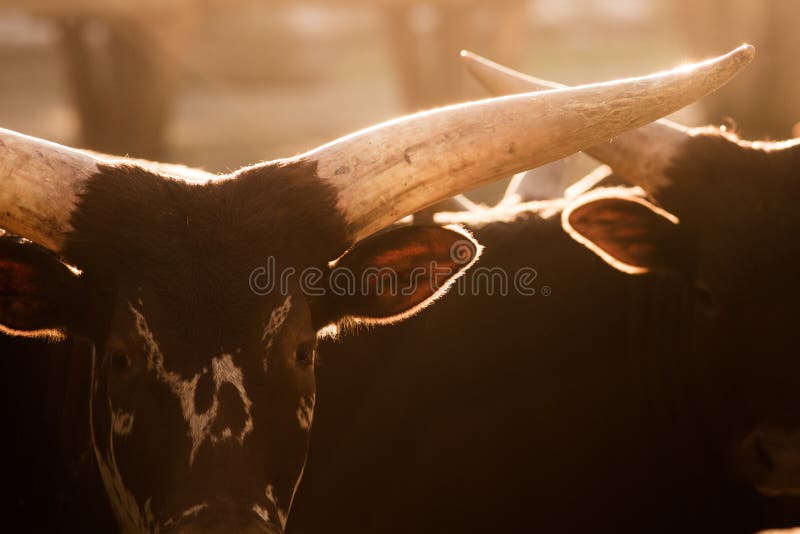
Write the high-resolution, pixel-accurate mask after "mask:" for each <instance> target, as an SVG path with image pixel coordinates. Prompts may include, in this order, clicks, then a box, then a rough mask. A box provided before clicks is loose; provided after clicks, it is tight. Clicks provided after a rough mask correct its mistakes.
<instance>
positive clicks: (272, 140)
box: [0, 0, 800, 202]
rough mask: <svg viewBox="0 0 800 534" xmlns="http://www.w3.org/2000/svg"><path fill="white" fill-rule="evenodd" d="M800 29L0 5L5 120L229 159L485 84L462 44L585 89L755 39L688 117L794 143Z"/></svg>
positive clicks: (629, 9) (314, 138) (487, 9)
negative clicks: (744, 60) (472, 72)
mask: <svg viewBox="0 0 800 534" xmlns="http://www.w3.org/2000/svg"><path fill="white" fill-rule="evenodd" d="M799 24H800V1H797V0H604V1H598V0H429V1H414V0H316V1H314V0H0V62H1V63H0V64H2V66H3V67H2V69H0V125H2V126H3V127H5V128H11V129H14V130H18V131H21V132H24V133H28V134H31V135H36V136H39V137H45V138H48V139H51V140H54V141H58V142H62V143H65V144H69V145H75V146H81V147H86V148H92V149H95V150H99V151H103V152H108V153H114V154H128V155H131V156H137V157H144V158H150V159H157V160H162V161H170V162H181V163H185V164H188V165H193V166H198V167H203V168H205V169H208V170H213V171H224V170H229V169H234V168H237V167H239V166H241V165H244V164H247V163H252V162H255V161H260V160H265V159H272V158H276V157H282V156H290V155H293V154H295V153H298V152H301V151H304V150H306V149H309V148H312V147H314V146H316V145H318V144H321V143H323V142H326V141H329V140H331V139H333V138H335V137H337V136H339V135H342V134H345V133H348V132H351V131H353V130H355V129H358V128H361V127H364V126H368V125H370V124H372V123H375V122H378V121H381V120H384V119H388V118H391V117H394V116H396V115H399V114H401V113H404V112H408V111H414V110H418V109H423V108H427V107H431V106H434V105H439V104H444V103H450V102H456V101H461V100H465V99H469V98H476V97H482V96H486V95H485V93H484V92H483V91H482V90H481V89H480V88H479V87H478V86H477V84H475V83H474V82H471V80H469V79H468V78H467V76H466V75H465V74H464V73H463V72H462V69H461V67H460V64H459V60H458V52H459V50H460V49H462V48H469V49H471V50H473V51H475V52H477V53H479V54H482V55H485V56H487V57H489V58H491V59H495V60H497V61H499V62H502V63H505V64H507V65H509V66H512V67H514V68H517V69H519V70H522V71H525V72H527V73H530V74H533V75H535V76H539V77H543V78H548V79H551V80H554V81H559V82H562V83H567V84H577V83H587V82H594V81H601V80H605V79H610V78H618V77H624V76H631V75H639V74H646V73H650V72H653V71H658V70H662V69H666V68H670V67H673V66H676V65H678V64H680V63H682V62H685V61H690V60H697V59H701V58H704V57H707V56H709V55H716V54H719V53H722V52H725V51H727V50H729V49H730V48H733V47H734V46H736V45H738V44H740V43H742V42H744V41H747V42H750V43H753V44H755V45H756V47H757V50H758V54H757V57H756V60H755V61H754V62H753V64H752V65H751V66H750V67H749V68H748V70H747V71H746V72H745V73H744V74H743V75H742V76H740V77H739V78H737V79H736V80H735V81H734V82H733V83H732V84H731V85H730V86H729V87H727V88H725V89H724V90H722V91H720V92H719V93H718V94H716V95H715V96H713V97H711V98H707V99H705V100H704V101H703V102H702V103H701V104H699V105H695V106H693V107H691V108H687V109H686V110H683V111H681V112H680V113H679V114H678V115H677V116H676V117H675V118H676V120H679V121H680V122H682V123H684V124H687V125H700V124H706V123H714V124H727V125H728V126H729V127H732V128H734V129H736V130H737V131H739V132H741V134H742V135H743V136H745V137H749V138H771V139H782V138H787V137H790V136H792V135H793V134H792V131H793V127H794V125H795V124H796V123H797V122H798V121H799V120H800V99H798V98H797V95H798V93H799V92H800V66H798V65H797V64H796V61H795V53H796V51H797V50H800V31H798V25H799ZM589 167H590V164H589V163H588V162H587V161H585V160H580V159H575V161H571V163H570V164H569V168H567V169H563V168H561V170H559V173H562V174H565V175H566V177H565V178H564V180H566V181H570V180H572V179H573V178H577V177H578V176H580V174H581V173H582V172H584V171H585V170H586V169H588V168H589ZM502 189H503V185H502V184H498V185H494V186H490V187H487V188H485V189H483V190H481V191H479V192H477V193H475V194H473V195H472V196H473V198H474V199H477V200H481V201H487V202H491V201H493V200H496V197H497V195H499V194H500V192H501V191H502Z"/></svg>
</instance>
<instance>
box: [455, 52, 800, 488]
mask: <svg viewBox="0 0 800 534" xmlns="http://www.w3.org/2000/svg"><path fill="white" fill-rule="evenodd" d="M462 59H463V61H464V63H465V65H466V67H467V68H468V69H469V71H470V72H471V73H472V74H473V75H474V76H475V77H476V78H477V79H478V80H479V81H480V82H481V83H482V84H483V85H484V86H485V87H486V88H487V89H489V91H490V92H491V93H493V94H508V93H517V92H522V91H525V92H528V91H534V90H544V91H548V90H553V89H559V88H563V87H564V86H563V85H561V84H558V83H555V82H551V81H547V80H542V79H539V78H534V77H532V76H528V75H525V74H522V73H520V72H516V71H514V70H511V69H509V68H507V67H504V66H502V65H499V64H497V63H494V62H492V61H490V60H488V59H485V58H482V57H480V56H477V55H475V54H472V53H470V52H466V51H465V52H462ZM585 152H586V153H587V154H589V155H590V156H592V157H594V158H595V159H597V160H599V161H601V162H602V163H605V164H606V165H608V167H610V171H612V172H613V173H614V174H615V175H616V176H617V177H618V178H620V179H622V180H624V181H625V182H628V183H630V184H633V185H638V186H641V187H642V188H643V189H644V190H645V191H646V193H647V194H649V195H652V196H653V197H655V198H656V199H657V200H658V201H659V203H660V204H661V206H664V207H665V208H666V209H668V210H669V211H665V209H663V208H662V207H660V206H655V205H653V204H652V203H650V202H649V201H648V200H646V199H644V198H643V196H644V194H645V192H644V191H639V193H641V194H640V195H634V196H631V195H629V194H627V193H624V194H621V193H620V191H624V190H615V189H601V190H598V191H596V192H593V193H590V194H588V195H586V196H583V197H581V198H580V199H579V200H578V201H577V202H575V203H573V204H572V205H571V206H570V207H568V208H567V209H565V210H564V212H563V218H562V222H563V226H564V228H565V230H566V231H567V232H568V233H569V234H570V235H571V236H572V237H573V238H574V239H576V240H577V241H578V242H580V243H582V244H584V245H586V246H588V247H589V248H590V249H591V250H592V251H594V252H595V253H597V254H598V255H599V256H600V257H601V258H603V259H604V260H605V261H606V262H607V263H609V264H610V265H612V266H614V267H615V268H617V269H619V270H622V271H625V272H628V273H631V274H641V273H646V272H651V271H663V270H671V271H673V272H674V271H676V270H677V269H683V268H687V267H688V269H689V270H690V273H689V275H690V276H691V278H692V280H691V282H692V284H693V287H692V294H693V299H694V305H695V325H694V332H693V335H694V339H693V343H694V344H695V347H693V348H694V349H695V351H696V352H698V353H699V355H698V356H697V358H698V359H703V360H708V361H712V362H714V364H716V365H717V366H718V367H717V368H716V371H715V374H718V375H721V376H723V377H724V379H725V380H726V381H727V386H726V387H730V385H731V384H733V385H734V386H735V387H734V391H733V393H732V394H730V396H731V398H729V399H726V400H727V410H726V412H727V413H724V414H720V416H721V417H726V418H728V421H727V422H726V424H727V425H729V428H728V430H729V432H728V437H729V438H730V439H729V440H728V443H727V444H726V445H725V447H726V448H728V449H729V450H728V451H727V452H728V454H727V456H729V457H730V460H731V462H730V463H731V465H730V469H731V470H732V471H733V472H734V473H736V474H737V475H738V476H739V477H741V478H743V479H744V480H745V481H746V482H748V483H749V484H750V485H751V486H752V487H753V488H755V489H757V490H758V491H760V492H761V493H763V494H765V495H770V496H775V495H783V496H795V497H796V496H797V495H798V494H800V469H798V465H800V443H798V439H797V435H798V429H799V428H800V418H798V414H799V413H800V409H798V404H797V402H796V398H795V396H794V393H793V392H795V391H796V390H797V388H798V384H797V377H798V376H800V365H799V364H798V362H797V358H796V357H794V354H792V351H791V349H789V351H788V352H787V349H786V347H791V346H793V345H794V343H795V328H796V325H795V323H794V314H795V309H796V302H797V299H798V298H799V297H800V287H799V286H798V284H796V283H794V279H795V273H794V271H795V268H796V267H795V266H796V264H797V261H798V257H800V251H798V249H797V247H796V242H797V237H796V232H797V227H798V226H799V225H800V217H798V215H797V210H796V207H795V204H796V202H797V199H798V198H800V183H798V180H797V172H798V169H800V140H798V139H792V140H787V141H781V142H760V141H756V142H750V141H744V140H741V139H739V138H738V137H737V136H736V135H734V134H731V133H728V132H726V131H724V130H723V131H720V130H717V129H715V128H687V127H684V126H682V125H679V124H676V123H674V122H671V121H668V120H664V119H662V120H659V121H658V122H655V123H653V124H649V125H647V126H645V127H642V128H639V129H637V130H632V131H629V132H626V133H624V134H622V135H620V136H619V137H618V138H616V139H615V140H614V141H613V142H611V143H604V144H601V145H597V146H593V147H590V148H588V149H587V150H586V151H585ZM678 218H680V221H681V225H680V228H679V227H678V225H677V224H676V223H677V222H678ZM687 244H689V245H690V247H691V250H692V251H693V252H691V253H689V255H688V257H689V258H691V260H690V261H689V262H688V265H678V263H679V262H682V261H683V260H685V259H686V258H687V254H686V249H685V247H686V245H687ZM723 370H724V371H723ZM715 424H716V423H715Z"/></svg>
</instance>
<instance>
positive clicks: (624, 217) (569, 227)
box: [561, 188, 679, 274]
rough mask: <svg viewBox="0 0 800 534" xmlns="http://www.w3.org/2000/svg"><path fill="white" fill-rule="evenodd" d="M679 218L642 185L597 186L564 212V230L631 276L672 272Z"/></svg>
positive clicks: (562, 221) (562, 218) (677, 241)
mask: <svg viewBox="0 0 800 534" xmlns="http://www.w3.org/2000/svg"><path fill="white" fill-rule="evenodd" d="M678 223H679V220H678V218H677V217H676V216H675V215H673V214H671V213H669V212H668V211H666V210H664V209H662V208H660V207H658V206H656V205H655V204H653V203H652V202H650V201H648V200H647V199H646V198H645V197H644V192H643V191H642V190H641V189H639V188H609V189H598V190H596V191H592V192H590V193H586V194H584V195H581V196H579V197H577V198H576V199H575V201H574V202H573V203H572V204H570V205H569V206H567V207H566V208H565V209H564V211H563V212H562V217H561V224H562V227H563V228H564V230H565V231H566V232H567V233H568V234H569V235H570V236H571V237H572V238H573V239H575V241H577V242H578V243H580V244H582V245H584V246H585V247H586V248H588V249H589V250H591V251H592V252H594V253H595V254H597V255H598V256H600V257H601V258H602V259H603V260H605V261H606V263H608V264H609V265H611V266H612V267H614V268H615V269H618V270H620V271H623V272H626V273H628V274H642V273H647V272H651V271H662V270H669V269H671V268H673V267H674V266H675V261H674V258H675V257H676V254H675V248H676V246H677V244H678V243H679V237H678Z"/></svg>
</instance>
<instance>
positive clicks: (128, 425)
mask: <svg viewBox="0 0 800 534" xmlns="http://www.w3.org/2000/svg"><path fill="white" fill-rule="evenodd" d="M133 419H134V414H132V413H126V412H122V411H120V412H115V411H112V412H111V430H112V431H113V432H114V434H116V435H118V436H127V435H129V434H130V433H131V430H133Z"/></svg>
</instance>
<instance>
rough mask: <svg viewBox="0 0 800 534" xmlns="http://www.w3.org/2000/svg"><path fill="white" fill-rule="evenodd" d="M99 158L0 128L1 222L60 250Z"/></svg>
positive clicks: (4, 226) (19, 232)
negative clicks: (73, 212) (71, 217)
mask: <svg viewBox="0 0 800 534" xmlns="http://www.w3.org/2000/svg"><path fill="white" fill-rule="evenodd" d="M97 162H98V160H96V159H95V158H93V157H92V156H90V155H89V154H86V153H84V152H81V151H80V150H75V149H72V148H68V147H65V146H61V145H58V144H56V143H51V142H49V141H44V140H42V139H37V138H35V137H29V136H27V135H23V134H20V133H17V132H12V131H11V130H5V129H2V128H0V227H2V228H4V229H5V230H7V231H9V232H12V233H14V234H18V235H21V236H23V237H26V238H28V239H31V240H33V241H36V242H37V243H39V244H40V245H42V246H45V247H47V248H49V249H50V250H53V251H60V250H61V246H62V245H63V243H64V237H65V235H66V234H67V233H68V232H69V231H70V230H71V226H70V222H69V221H70V216H71V215H72V210H73V209H74V208H75V204H76V202H77V200H78V196H79V195H80V193H81V192H82V191H83V188H84V186H85V184H86V180H87V179H88V178H89V177H90V176H91V175H92V174H94V173H96V172H97Z"/></svg>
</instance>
